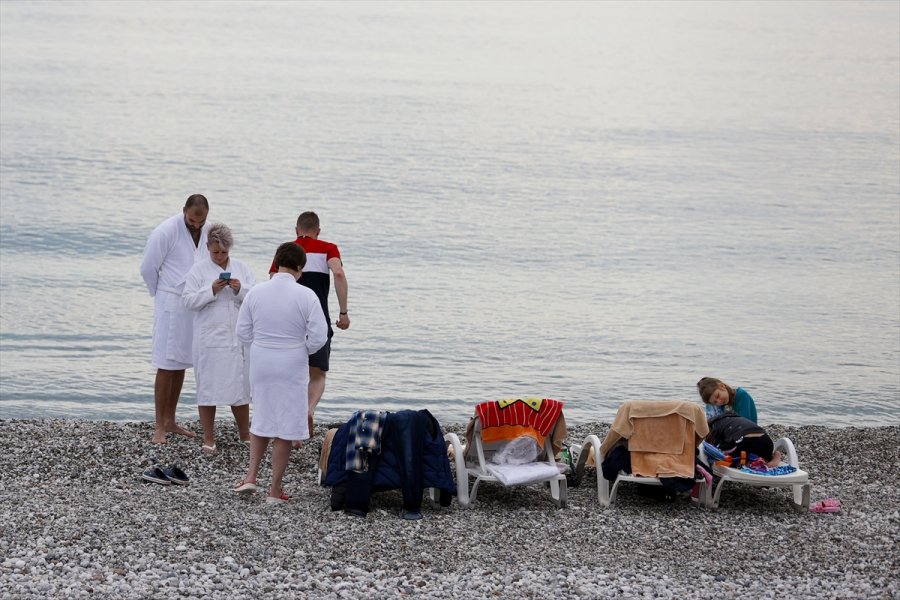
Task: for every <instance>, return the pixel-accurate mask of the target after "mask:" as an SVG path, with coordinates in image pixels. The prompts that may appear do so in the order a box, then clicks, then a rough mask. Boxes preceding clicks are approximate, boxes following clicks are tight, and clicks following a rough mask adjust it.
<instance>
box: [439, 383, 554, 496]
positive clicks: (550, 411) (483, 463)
mask: <svg viewBox="0 0 900 600" xmlns="http://www.w3.org/2000/svg"><path fill="white" fill-rule="evenodd" d="M535 406H536V407H537V408H535ZM565 436H566V424H565V418H564V417H563V414H562V402H559V401H557V400H552V399H539V398H523V399H512V400H503V401H499V402H483V403H481V404H479V405H478V406H477V407H476V410H475V416H474V417H472V419H471V421H470V422H469V426H468V428H467V431H466V439H467V443H466V445H465V446H463V444H462V443H461V442H460V440H459V436H457V435H456V434H455V433H448V434H446V435H445V436H444V439H445V441H446V443H447V446H448V449H449V450H450V452H451V454H452V457H453V461H454V464H455V466H456V492H457V494H456V497H457V501H458V502H459V503H460V505H461V506H464V507H470V506H471V505H472V504H473V503H474V502H475V497H476V495H477V494H478V488H479V486H480V485H481V484H482V483H498V484H500V485H504V486H507V487H511V486H519V485H532V484H544V483H545V482H546V483H549V485H550V493H551V496H552V499H553V503H554V504H556V506H558V507H560V508H562V507H565V506H566V503H567V488H566V476H565V475H564V474H563V471H564V470H565V465H561V464H559V463H557V462H556V461H555V459H554V457H555V455H556V452H557V451H558V447H559V445H558V444H559V442H561V441H562V440H563V439H564V438H565ZM529 453H531V454H529ZM529 458H530V460H528V459H529ZM470 478H474V480H475V481H474V483H472V486H471V487H469V479H470Z"/></svg>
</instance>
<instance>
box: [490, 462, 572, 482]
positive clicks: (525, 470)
mask: <svg viewBox="0 0 900 600" xmlns="http://www.w3.org/2000/svg"><path fill="white" fill-rule="evenodd" d="M487 470H488V473H490V474H491V475H493V476H494V477H496V478H497V479H498V480H499V481H500V483H502V484H503V485H505V486H511V485H524V484H526V483H537V482H538V481H547V480H548V479H551V478H553V477H555V476H556V475H559V474H560V473H564V472H565V470H566V465H564V464H562V463H554V464H552V465H551V464H550V463H545V462H540V463H529V464H526V465H488V466H487Z"/></svg>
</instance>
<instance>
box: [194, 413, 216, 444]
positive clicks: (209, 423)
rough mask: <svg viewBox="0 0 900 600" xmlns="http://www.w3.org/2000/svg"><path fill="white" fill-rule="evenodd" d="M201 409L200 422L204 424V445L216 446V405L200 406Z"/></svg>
mask: <svg viewBox="0 0 900 600" xmlns="http://www.w3.org/2000/svg"><path fill="white" fill-rule="evenodd" d="M197 410H199V411H200V424H201V425H203V445H204V446H210V447H215V445H216V407H215V406H198V407H197Z"/></svg>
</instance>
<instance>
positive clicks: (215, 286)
mask: <svg viewBox="0 0 900 600" xmlns="http://www.w3.org/2000/svg"><path fill="white" fill-rule="evenodd" d="M229 281H231V273H219V277H218V279H214V280H213V282H212V293H213V296H215V295H216V294H218V293H219V292H221V291H222V290H223V289H225V286H227V285H228V282H229Z"/></svg>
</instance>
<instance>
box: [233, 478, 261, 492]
mask: <svg viewBox="0 0 900 600" xmlns="http://www.w3.org/2000/svg"><path fill="white" fill-rule="evenodd" d="M258 489H259V488H258V487H257V485H256V482H255V481H244V480H243V479H242V480H241V481H238V482H237V485H235V486H234V491H235V492H237V493H238V494H241V495H246V494H252V493H253V492H255V491H256V490H258Z"/></svg>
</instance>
